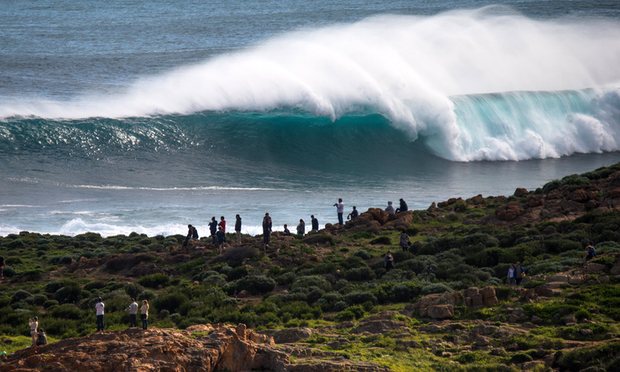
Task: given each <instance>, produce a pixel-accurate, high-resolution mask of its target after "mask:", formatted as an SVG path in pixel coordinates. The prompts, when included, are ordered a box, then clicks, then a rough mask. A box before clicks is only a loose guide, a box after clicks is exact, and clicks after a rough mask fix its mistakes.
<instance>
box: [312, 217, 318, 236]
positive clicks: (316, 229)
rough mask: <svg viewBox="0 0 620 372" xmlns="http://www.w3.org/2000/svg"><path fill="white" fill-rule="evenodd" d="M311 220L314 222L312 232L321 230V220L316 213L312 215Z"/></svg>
mask: <svg viewBox="0 0 620 372" xmlns="http://www.w3.org/2000/svg"><path fill="white" fill-rule="evenodd" d="M310 222H311V223H312V232H317V231H319V220H318V219H317V218H315V217H314V215H311V216H310Z"/></svg>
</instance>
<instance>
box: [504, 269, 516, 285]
mask: <svg viewBox="0 0 620 372" xmlns="http://www.w3.org/2000/svg"><path fill="white" fill-rule="evenodd" d="M515 270H516V269H515V264H510V266H509V267H508V273H506V283H508V285H515V283H516V280H515V279H516V273H515Z"/></svg>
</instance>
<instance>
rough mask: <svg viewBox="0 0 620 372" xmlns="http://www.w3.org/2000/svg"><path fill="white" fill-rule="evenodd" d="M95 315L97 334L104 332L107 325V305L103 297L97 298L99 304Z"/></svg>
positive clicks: (96, 306)
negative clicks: (105, 317) (104, 320)
mask: <svg viewBox="0 0 620 372" xmlns="http://www.w3.org/2000/svg"><path fill="white" fill-rule="evenodd" d="M95 314H96V315H97V332H103V329H104V327H105V323H104V322H103V315H104V314H105V304H104V303H103V300H102V299H101V297H97V303H96V304H95Z"/></svg>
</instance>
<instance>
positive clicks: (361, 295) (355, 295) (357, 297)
mask: <svg viewBox="0 0 620 372" xmlns="http://www.w3.org/2000/svg"><path fill="white" fill-rule="evenodd" d="M344 300H345V301H346V302H347V303H348V304H350V305H358V304H363V303H366V302H370V303H371V304H376V303H377V297H375V295H374V294H372V293H370V292H364V291H355V292H351V293H348V294H346V295H345V296H344Z"/></svg>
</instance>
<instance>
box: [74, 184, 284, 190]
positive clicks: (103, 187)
mask: <svg viewBox="0 0 620 372" xmlns="http://www.w3.org/2000/svg"><path fill="white" fill-rule="evenodd" d="M69 187H74V188H78V189H95V190H142V191H287V189H274V188H269V187H234V186H196V187H146V186H120V185H70V186H69Z"/></svg>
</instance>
